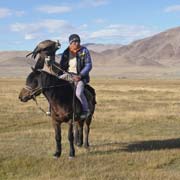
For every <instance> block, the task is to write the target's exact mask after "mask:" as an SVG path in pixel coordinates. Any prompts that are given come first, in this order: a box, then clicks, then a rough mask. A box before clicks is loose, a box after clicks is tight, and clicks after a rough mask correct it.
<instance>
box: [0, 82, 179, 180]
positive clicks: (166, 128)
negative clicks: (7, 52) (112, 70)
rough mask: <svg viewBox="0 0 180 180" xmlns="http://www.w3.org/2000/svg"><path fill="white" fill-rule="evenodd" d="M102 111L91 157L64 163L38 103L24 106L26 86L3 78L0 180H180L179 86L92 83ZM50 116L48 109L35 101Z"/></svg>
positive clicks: (87, 153)
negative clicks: (22, 93)
mask: <svg viewBox="0 0 180 180" xmlns="http://www.w3.org/2000/svg"><path fill="white" fill-rule="evenodd" d="M91 84H92V85H93V86H94V87H95V88H96V91H97V102H98V104H97V109H96V113H95V116H94V119H93V122H92V126H91V132H90V144H91V147H90V148H89V150H85V149H83V148H77V147H76V158H75V159H74V160H69V159H68V151H69V144H68V140H67V125H66V124H64V125H63V132H62V137H63V139H62V146H63V153H62V157H61V158H60V159H58V160H54V159H53V158H52V154H53V152H54V150H55V142H54V130H53V128H52V125H51V119H50V118H49V117H46V116H45V115H44V114H42V112H41V111H40V110H38V109H37V107H36V105H35V104H34V102H28V103H21V102H19V100H18V93H19V91H20V89H21V88H22V87H23V85H24V80H23V79H0V179H2V180H5V179H13V180H15V179H18V180H19V179H23V180H24V179H25V180H26V179H27V180H36V179H37V180H46V179H55V180H56V179H57V180H59V179H62V180H63V179H66V180H71V179H72V180H76V179H78V180H86V179H87V180H96V179H97V180H116V179H117V180H121V179H122V180H136V179H138V180H171V179H172V180H176V179H177V180H179V179H180V80H127V79H117V80H115V79H114V80H113V79H106V80H103V79H93V80H92V82H91ZM38 100H39V103H40V104H41V106H42V107H43V108H44V109H46V108H47V102H46V100H45V99H44V98H43V97H39V98H38Z"/></svg>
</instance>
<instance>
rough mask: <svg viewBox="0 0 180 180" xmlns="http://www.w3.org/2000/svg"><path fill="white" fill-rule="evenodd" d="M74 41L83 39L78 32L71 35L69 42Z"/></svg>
mask: <svg viewBox="0 0 180 180" xmlns="http://www.w3.org/2000/svg"><path fill="white" fill-rule="evenodd" d="M74 41H76V42H79V43H80V42H81V39H80V37H79V35H77V34H71V35H70V36H69V44H71V43H72V42H74Z"/></svg>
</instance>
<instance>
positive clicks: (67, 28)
mask: <svg viewBox="0 0 180 180" xmlns="http://www.w3.org/2000/svg"><path fill="white" fill-rule="evenodd" d="M73 29H75V28H74V27H73V26H72V25H71V24H70V23H68V22H67V21H65V20H59V19H44V20H42V21H38V22H36V23H15V24H12V25H11V26H10V30H11V31H14V32H19V33H21V34H23V35H24V39H25V40H32V39H36V38H39V39H41V38H42V37H44V36H46V37H47V36H50V35H51V34H53V35H54V34H61V35H62V34H64V33H70V32H71V31H72V30H73Z"/></svg>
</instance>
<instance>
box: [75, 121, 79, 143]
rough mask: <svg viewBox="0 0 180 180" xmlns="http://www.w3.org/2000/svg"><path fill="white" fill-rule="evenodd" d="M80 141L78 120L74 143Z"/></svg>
mask: <svg viewBox="0 0 180 180" xmlns="http://www.w3.org/2000/svg"><path fill="white" fill-rule="evenodd" d="M78 142H79V130H78V123H77V122H76V123H75V125H74V144H75V145H78Z"/></svg>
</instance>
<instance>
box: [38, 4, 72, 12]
mask: <svg viewBox="0 0 180 180" xmlns="http://www.w3.org/2000/svg"><path fill="white" fill-rule="evenodd" d="M37 10H38V11H41V12H44V13H48V14H58V13H66V12H70V11H71V10H72V9H71V7H70V6H52V5H44V6H41V7H38V8H37Z"/></svg>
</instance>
